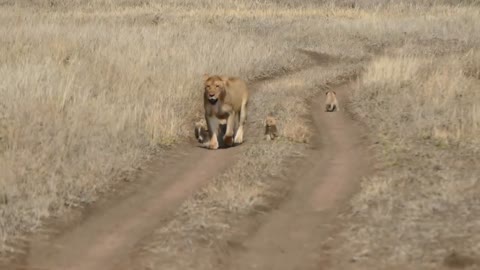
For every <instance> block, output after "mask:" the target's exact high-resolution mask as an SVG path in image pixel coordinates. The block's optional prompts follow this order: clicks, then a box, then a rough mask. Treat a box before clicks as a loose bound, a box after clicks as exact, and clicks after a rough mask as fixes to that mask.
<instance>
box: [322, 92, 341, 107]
mask: <svg viewBox="0 0 480 270" xmlns="http://www.w3.org/2000/svg"><path fill="white" fill-rule="evenodd" d="M325 95H326V98H325V111H326V112H333V111H338V110H339V109H340V108H339V107H338V101H337V93H335V91H327V92H326V93H325Z"/></svg>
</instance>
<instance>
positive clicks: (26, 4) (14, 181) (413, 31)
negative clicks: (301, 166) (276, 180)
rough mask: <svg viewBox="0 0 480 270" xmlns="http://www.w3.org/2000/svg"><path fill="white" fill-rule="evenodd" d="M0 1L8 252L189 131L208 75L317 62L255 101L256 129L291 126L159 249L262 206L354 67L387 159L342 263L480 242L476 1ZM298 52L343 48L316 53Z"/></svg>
mask: <svg viewBox="0 0 480 270" xmlns="http://www.w3.org/2000/svg"><path fill="white" fill-rule="evenodd" d="M3 2H4V3H2V6H1V9H0V44H1V46H0V172H1V174H0V250H2V251H8V250H9V249H11V245H10V244H11V243H12V241H13V240H15V239H18V238H19V237H21V236H22V235H23V234H24V233H25V232H28V231H31V230H35V229H37V228H39V227H40V226H41V223H42V220H43V219H44V218H47V217H52V216H57V215H61V214H62V213H63V212H64V211H66V210H68V209H69V208H71V207H78V206H82V205H83V204H84V203H91V202H94V201H95V200H96V199H97V198H98V197H99V196H101V194H102V193H104V192H109V189H110V188H111V187H112V186H113V185H115V184H118V183H119V182H120V181H121V180H122V179H125V178H128V177H129V175H130V173H132V172H134V171H135V170H136V169H137V168H139V167H141V166H142V165H143V164H144V162H145V160H147V159H148V158H152V157H154V156H156V155H160V156H161V155H162V153H163V152H162V150H161V149H162V148H163V147H166V146H172V145H175V144H178V143H181V142H183V141H185V140H186V139H188V138H190V137H192V136H193V122H194V120H195V119H197V118H198V117H201V115H202V103H201V95H202V90H203V89H202V87H201V83H202V81H201V78H202V74H204V73H206V72H207V73H210V74H213V73H221V74H232V75H236V76H240V77H242V78H245V79H246V80H249V81H254V80H255V79H256V78H261V77H264V76H269V75H271V74H279V73H281V72H283V71H295V70H300V68H303V67H305V66H308V67H309V68H307V69H303V70H301V71H300V72H297V73H293V74H291V75H289V76H286V77H283V78H282V79H280V80H278V82H275V84H271V85H269V86H268V87H259V90H258V93H257V94H256V95H255V100H252V103H253V105H252V107H253V109H252V112H251V115H250V116H249V120H248V121H249V122H250V125H251V126H252V127H258V128H261V123H260V122H259V121H261V120H262V119H263V117H264V115H266V114H267V113H274V114H275V115H276V116H277V118H278V120H279V123H281V124H280V125H279V128H280V133H281V135H282V137H283V138H285V139H283V138H281V139H280V140H279V141H278V142H275V143H274V144H267V143H264V142H255V143H254V144H252V145H251V146H248V147H249V148H248V149H247V150H245V153H244V155H243V156H242V158H241V160H240V161H239V162H238V163H237V164H235V166H234V167H232V168H231V170H229V171H228V172H227V173H226V174H225V175H223V176H221V177H219V179H221V180H219V179H216V180H215V181H213V182H212V183H210V184H209V185H208V186H207V187H206V188H204V189H203V190H202V191H200V194H199V196H196V197H195V198H192V199H191V200H189V201H187V202H185V203H184V205H183V206H182V208H181V209H180V210H179V213H178V215H177V218H176V219H175V220H173V221H172V222H171V223H170V224H167V225H166V226H165V227H164V228H159V230H158V233H157V234H156V236H155V239H154V241H152V243H151V244H150V247H149V252H154V253H155V254H159V253H162V252H163V253H165V254H167V256H168V255H169V254H173V255H175V256H179V253H180V251H179V250H183V249H182V247H183V246H182V244H183V245H189V244H188V243H187V244H186V242H182V241H185V239H187V238H189V239H191V238H192V237H193V239H195V235H196V236H197V237H200V235H201V238H202V239H197V240H198V241H208V242H211V243H215V240H216V239H218V238H221V237H222V236H223V235H224V234H226V232H227V231H228V228H229V227H230V226H232V225H233V223H234V222H235V219H232V218H230V217H236V216H242V215H245V214H247V213H248V212H250V211H252V210H253V209H254V208H255V207H259V206H261V205H262V204H264V203H265V202H264V201H262V199H261V198H263V197H264V196H265V194H268V193H269V192H271V190H270V189H269V187H270V186H271V183H268V182H267V183H265V182H262V181H261V179H263V178H264V177H265V176H267V175H272V174H273V175H275V174H279V173H280V172H281V162H282V161H284V160H286V159H287V158H289V157H291V156H293V155H297V154H301V152H302V149H303V143H305V142H308V138H309V136H310V131H309V126H308V123H307V121H306V120H305V119H304V114H305V113H306V112H308V102H307V100H306V99H307V98H311V97H314V96H315V95H316V94H317V93H319V92H320V91H322V90H323V89H324V88H325V87H326V84H327V82H328V83H335V82H337V81H338V78H340V77H342V76H347V75H351V74H353V73H358V74H360V79H359V80H358V84H357V87H356V88H355V89H353V91H352V103H351V104H349V107H348V110H349V111H351V112H352V113H354V114H355V115H357V116H358V117H359V119H360V120H362V121H364V122H365V123H366V124H367V126H368V127H369V130H370V131H371V137H372V138H373V139H374V140H375V141H376V146H375V150H376V154H377V155H376V157H377V161H378V166H377V168H376V170H375V173H374V174H373V175H372V176H371V177H369V178H368V179H364V180H363V182H362V186H361V189H360V190H359V191H358V193H357V194H356V195H355V197H354V198H353V199H352V201H351V208H350V209H349V210H347V211H346V212H345V213H343V215H342V218H343V220H344V228H342V231H341V232H340V235H341V236H342V238H343V239H344V241H342V243H343V244H341V245H339V246H338V247H337V248H336V249H335V250H334V252H337V253H338V258H345V257H347V258H353V259H354V260H355V261H356V262H357V264H356V265H355V267H357V268H355V269H362V268H361V267H364V268H365V269H372V268H371V266H372V264H373V265H377V266H378V265H379V264H381V265H384V266H395V265H401V264H403V265H410V266H414V265H415V266H418V265H422V266H424V267H426V268H428V269H430V268H431V269H436V268H435V266H436V265H437V264H438V263H439V261H441V260H442V259H443V258H445V257H448V255H449V254H451V253H452V252H453V251H455V252H457V253H460V254H463V255H464V256H466V257H472V258H473V257H475V256H479V255H480V245H479V243H480V226H479V220H478V215H479V214H480V204H479V201H478V196H476V195H477V194H478V193H479V191H480V179H479V178H480V167H479V166H478V164H480V153H479V151H480V137H479V136H478V134H480V92H479V89H480V49H479V48H480V19H479V18H480V6H479V5H478V3H475V1H470V2H462V3H460V4H457V5H453V4H451V3H448V2H447V1H444V2H440V1H437V2H435V1H421V2H418V3H417V4H414V2H398V3H397V2H395V3H391V2H388V1H380V0H379V1H374V0H365V1H359V2H358V3H357V4H356V5H351V4H350V3H351V2H349V1H341V2H337V3H335V1H330V2H326V3H319V4H314V3H309V2H308V1H306V0H305V1H300V0H299V1H293V4H288V3H286V2H287V1H277V2H275V1H271V2H270V1H258V2H256V3H254V4H252V3H250V2H249V1H235V2H234V3H228V4H227V3H223V2H221V1H217V0H210V1H188V0H184V1H181V2H175V1H155V0H144V1H138V2H136V1H131V0H130V1H129V0H125V1H118V2H115V1H106V0H105V1H100V0H99V1H82V0H78V1H73V0H72V1H56V0H51V1H40V0H37V1H26V0H25V1H18V2H16V1H3ZM0 3H1V2H0ZM220 3H221V4H220ZM298 49H304V50H309V51H314V52H318V53H322V54H326V55H329V56H331V57H332V58H333V59H336V60H335V61H334V62H333V63H332V64H329V65H326V66H321V65H320V66H314V65H315V63H314V61H313V60H312V59H310V58H308V57H307V56H306V55H305V54H302V53H301V52H299V51H298ZM340 106H342V105H340ZM240 171H241V172H243V174H240V173H239V172H240ZM280 195H281V194H280ZM280 195H278V196H280ZM227 217H228V218H227ZM207 232H208V233H207ZM192 235H193V236H192ZM182 239H183V240H182ZM160 242H161V243H166V242H167V243H169V245H167V247H165V246H161V245H160V244H159V243H160ZM211 246H212V249H214V248H221V247H216V246H215V245H214V244H212V245H211ZM192 252H193V251H192ZM204 252H206V253H208V251H204ZM188 254H189V253H188V252H185V253H183V254H181V256H188ZM173 255H172V256H173ZM209 258H210V257H209V256H208V255H206V256H205V257H204V261H203V262H195V263H197V267H198V265H204V266H205V269H207V268H208V263H209V262H208V260H209ZM467 261H468V260H467ZM157 263H158V264H159V263H160V262H155V261H154V260H153V261H149V262H148V264H149V265H153V266H152V267H155V265H156V264H157ZM343 263H345V261H341V260H340V259H339V262H338V265H342V264H343ZM344 266H345V268H343V269H348V268H347V267H351V265H350V266H349V265H348V264H345V265H344ZM183 267H184V268H181V269H187V268H185V267H195V265H190V266H183ZM369 267H370V268H369ZM429 267H430V268H429ZM179 269H180V268H179ZM192 269H193V268H192ZM196 269H201V268H196ZM382 269H385V268H382Z"/></svg>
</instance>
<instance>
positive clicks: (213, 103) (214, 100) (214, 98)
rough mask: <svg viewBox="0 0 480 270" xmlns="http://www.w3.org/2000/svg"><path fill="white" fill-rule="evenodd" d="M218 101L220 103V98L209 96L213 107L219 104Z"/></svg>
mask: <svg viewBox="0 0 480 270" xmlns="http://www.w3.org/2000/svg"><path fill="white" fill-rule="evenodd" d="M217 101H218V98H217V97H215V96H209V97H208V102H210V104H212V105H215V103H217Z"/></svg>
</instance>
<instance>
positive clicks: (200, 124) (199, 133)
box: [195, 119, 210, 143]
mask: <svg viewBox="0 0 480 270" xmlns="http://www.w3.org/2000/svg"><path fill="white" fill-rule="evenodd" d="M195 138H196V139H197V141H198V142H199V143H205V142H206V141H208V140H209V139H210V135H209V134H208V128H207V122H206V121H205V119H201V120H199V121H197V122H195Z"/></svg>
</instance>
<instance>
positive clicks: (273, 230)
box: [228, 85, 370, 270]
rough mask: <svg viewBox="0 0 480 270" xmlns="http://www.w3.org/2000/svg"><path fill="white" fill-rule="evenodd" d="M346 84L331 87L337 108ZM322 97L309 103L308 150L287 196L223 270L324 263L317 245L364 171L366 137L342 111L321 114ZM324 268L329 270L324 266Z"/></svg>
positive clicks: (277, 268) (319, 265) (290, 268)
mask: <svg viewBox="0 0 480 270" xmlns="http://www.w3.org/2000/svg"><path fill="white" fill-rule="evenodd" d="M348 87H349V85H345V86H342V87H338V88H336V89H335V91H336V92H337V95H338V96H337V98H338V100H339V103H340V106H341V107H342V104H344V103H345V101H346V99H347V93H346V92H347V91H346V90H347V88H348ZM323 98H324V97H323V96H322V97H320V98H317V99H316V101H314V102H313V104H312V119H313V124H314V126H315V129H316V135H315V136H316V137H315V139H314V141H313V149H311V150H309V152H308V156H307V158H306V159H304V160H303V161H302V163H301V164H297V165H296V166H295V167H293V168H292V169H291V171H292V174H291V175H290V176H289V177H292V179H295V182H296V183H295V188H294V190H293V192H292V194H291V197H290V198H289V200H288V201H287V202H285V203H284V204H283V205H282V206H281V207H280V208H279V209H277V210H275V211H273V212H272V213H270V214H268V215H267V216H266V217H264V220H263V222H262V225H261V227H260V228H259V229H258V230H257V231H256V232H255V233H254V234H253V235H250V236H249V237H247V239H246V240H245V241H244V242H243V248H242V249H240V250H237V251H234V252H233V254H232V253H231V254H230V256H229V257H230V267H229V268H228V269H235V270H247V269H261V270H282V269H285V270H296V269H299V270H300V269H301V270H308V269H316V270H318V269H323V268H322V267H326V265H325V264H326V261H325V257H324V256H322V254H321V252H322V251H321V243H322V242H323V241H324V240H326V239H327V238H328V237H329V235H330V234H331V232H332V230H333V229H334V228H335V224H334V216H335V214H336V213H337V211H338V209H339V207H341V206H342V205H344V204H343V202H345V199H346V198H348V197H350V196H351V194H352V192H353V191H354V190H355V189H356V188H357V187H358V184H359V182H360V179H361V177H362V176H364V175H365V174H367V173H368V168H369V167H370V166H369V165H370V161H369V156H368V149H367V143H366V139H365V138H366V136H365V135H364V133H363V130H362V127H361V126H359V125H358V123H356V122H355V121H353V120H352V119H351V117H350V116H349V115H348V114H347V113H346V112H345V111H343V110H341V111H340V112H334V113H326V112H324V111H323V110H324V106H323ZM325 269H330V268H328V267H326V268H325Z"/></svg>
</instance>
